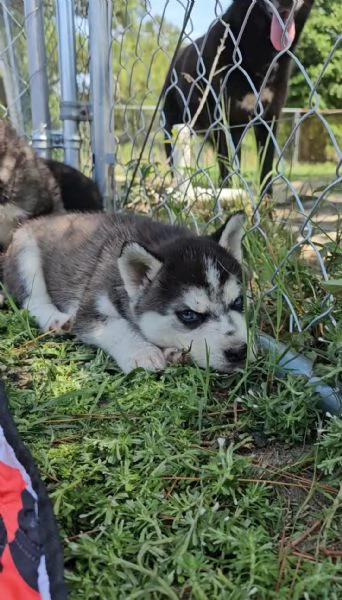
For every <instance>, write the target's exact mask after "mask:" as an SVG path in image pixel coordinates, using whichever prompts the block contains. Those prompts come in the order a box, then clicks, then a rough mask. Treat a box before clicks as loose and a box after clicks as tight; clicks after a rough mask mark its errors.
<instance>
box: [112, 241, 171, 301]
mask: <svg viewBox="0 0 342 600" xmlns="http://www.w3.org/2000/svg"><path fill="white" fill-rule="evenodd" d="M162 264H163V263H162V262H161V261H160V260H159V259H158V258H157V257H156V256H153V254H151V253H150V252H149V251H148V250H146V248H144V247H143V246H140V244H138V243H137V242H125V243H124V244H123V246H122V249H121V254H120V257H119V259H118V267H119V271H120V275H121V277H122V280H123V282H124V286H125V290H126V292H127V294H128V296H129V297H130V298H131V297H133V296H135V295H136V294H137V292H138V291H139V290H140V289H141V288H142V287H143V286H144V285H145V284H146V282H147V281H151V280H152V279H154V277H155V276H156V275H157V273H158V271H159V269H160V268H161V266H162Z"/></svg>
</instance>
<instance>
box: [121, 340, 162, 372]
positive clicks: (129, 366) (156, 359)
mask: <svg viewBox="0 0 342 600" xmlns="http://www.w3.org/2000/svg"><path fill="white" fill-rule="evenodd" d="M120 362H121V365H120V366H121V368H122V370H123V371H124V372H125V373H129V372H130V371H133V370H134V369H137V368H138V367H140V368H141V369H146V371H162V370H163V369H165V367H166V360H165V358H164V354H163V352H162V350H160V349H159V348H157V346H152V345H151V346H143V347H140V348H138V349H135V350H134V352H133V353H132V354H131V356H130V357H129V358H128V357H127V360H126V361H120Z"/></svg>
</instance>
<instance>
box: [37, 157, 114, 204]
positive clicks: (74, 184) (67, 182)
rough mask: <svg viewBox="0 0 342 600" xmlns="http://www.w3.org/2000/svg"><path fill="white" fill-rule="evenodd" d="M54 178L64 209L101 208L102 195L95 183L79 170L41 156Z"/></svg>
mask: <svg viewBox="0 0 342 600" xmlns="http://www.w3.org/2000/svg"><path fill="white" fill-rule="evenodd" d="M40 160H41V161H43V162H44V163H45V164H46V165H47V166H48V167H49V169H50V171H51V173H52V174H53V176H54V178H55V179H56V181H57V183H58V185H59V188H60V191H61V194H62V202H63V206H64V208H65V210H66V211H68V212H69V211H70V212H71V211H77V210H80V211H82V212H93V211H99V210H102V208H103V205H102V197H101V194H100V191H99V188H98V187H97V185H96V183H95V182H94V181H93V180H92V179H90V178H89V177H86V175H83V173H81V172H80V171H78V170H77V169H75V168H74V167H71V166H70V165H66V164H65V163H61V162H58V161H57V160H53V159H52V158H41V159H40Z"/></svg>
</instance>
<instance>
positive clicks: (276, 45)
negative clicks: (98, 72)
mask: <svg viewBox="0 0 342 600" xmlns="http://www.w3.org/2000/svg"><path fill="white" fill-rule="evenodd" d="M271 2H272V4H273V5H274V7H275V8H276V9H277V11H278V13H279V15H280V16H281V18H282V21H283V22H284V23H285V24H286V30H287V32H288V38H287V40H286V38H285V36H284V35H283V31H282V26H281V25H280V24H279V20H278V19H277V16H276V13H275V12H274V8H273V7H272V6H270V3H267V2H265V1H264V0H257V1H256V2H255V3H254V5H253V6H251V5H252V0H233V3H232V4H231V5H230V6H229V8H228V9H227V10H226V12H225V13H224V14H223V15H222V17H221V19H219V20H217V21H215V22H214V23H213V24H212V25H211V27H210V28H209V31H208V32H207V34H206V35H205V36H202V37H201V38H199V39H197V40H196V41H195V42H193V43H192V44H190V45H189V46H187V47H186V48H182V49H181V50H180V51H179V54H178V56H176V57H174V59H173V65H171V68H170V71H169V73H168V75H167V77H166V81H165V84H164V115H165V137H166V139H167V140H169V139H170V136H171V132H172V127H173V126H174V125H175V124H176V123H187V122H188V123H189V122H190V121H191V119H192V118H193V117H194V115H195V114H196V111H197V110H198V108H199V103H200V101H201V99H202V96H203V92H204V91H205V89H206V86H207V83H208V79H209V77H210V73H211V69H212V66H213V63H214V60H215V57H216V55H217V50H218V47H219V45H220V42H221V40H222V38H223V36H224V32H225V30H226V24H229V27H230V31H229V32H228V35H227V38H226V40H225V43H224V49H223V51H222V53H221V55H220V57H219V60H218V63H217V65H216V69H215V73H216V74H215V75H214V77H213V79H212V81H211V84H210V85H211V90H210V92H209V94H208V97H207V99H206V102H205V104H204V106H203V108H202V110H201V112H200V114H199V116H198V118H197V120H196V122H195V124H194V129H195V130H196V131H198V132H201V133H202V134H203V135H206V136H207V139H208V140H209V141H211V142H212V143H213V145H214V146H215V149H216V150H217V152H218V155H219V157H218V162H219V167H220V175H221V180H222V182H223V181H224V180H225V178H226V177H227V176H228V174H229V169H228V166H227V162H228V159H229V149H228V144H227V132H226V131H225V125H224V123H228V124H229V126H230V135H231V138H232V141H233V143H234V146H235V148H238V150H237V154H238V157H239V159H240V154H241V150H240V148H239V142H240V140H241V137H242V135H243V132H244V131H245V126H246V124H247V123H248V122H249V121H250V120H251V119H252V118H254V116H255V110H257V111H258V112H259V110H258V108H257V106H256V101H255V94H254V91H253V88H252V86H251V85H250V83H249V81H248V79H247V78H246V75H245V74H244V72H243V71H245V72H246V73H248V75H249V77H250V79H251V81H252V83H253V85H254V88H255V90H256V92H257V93H259V92H261V101H262V104H263V108H264V111H263V115H262V116H263V119H264V120H265V121H267V122H268V123H269V126H270V127H272V129H273V133H274V135H276V131H277V120H278V119H279V115H280V112H281V109H282V108H283V106H284V103H285V100H286V96H287V89H288V81H289V77H290V72H291V57H290V56H289V54H288V53H287V52H285V53H284V54H281V55H280V56H279V58H278V59H277V60H275V58H276V56H277V53H278V52H279V50H280V49H281V48H284V47H286V46H287V45H288V42H291V45H290V49H291V51H293V49H294V48H295V46H296V44H297V42H298V39H299V37H300V34H301V32H302V29H303V27H304V25H305V22H306V20H307V18H308V16H309V13H310V10H311V8H312V5H313V3H314V0H271ZM249 11H250V12H249ZM248 12H249V14H248ZM247 14H248V16H247ZM246 18H247V20H246V23H244V21H245V19H246ZM241 31H242V33H241V37H239V36H240V32H241ZM230 34H232V35H233V37H234V38H235V40H238V51H237V50H236V49H235V44H234V42H233V40H232V38H231V35H230ZM284 42H285V46H284ZM240 58H241V61H240ZM273 61H274V62H273ZM236 63H239V67H236V66H235V65H236ZM271 64H272V68H271V70H270V73H269V74H268V76H267V80H266V82H265V83H264V81H265V77H266V74H267V72H268V69H269V68H270V66H271ZM172 67H173V68H172ZM175 81H176V83H175ZM221 107H223V112H224V115H222V110H220V109H221ZM220 113H221V114H220ZM213 126H214V127H215V131H214V130H213V131H212V132H210V128H211V127H213ZM254 132H255V137H256V142H257V149H258V155H259V157H263V161H262V164H261V170H260V181H261V183H262V184H263V189H264V190H265V191H268V192H269V193H271V192H272V189H271V185H270V172H271V170H272V165H273V158H274V144H273V142H272V140H270V139H269V131H268V129H267V127H265V126H264V125H263V124H260V123H259V124H257V125H255V126H254ZM165 150H166V154H167V156H168V157H169V160H170V162H171V158H172V157H171V152H172V146H171V144H170V142H169V141H168V142H167V143H166V144H165Z"/></svg>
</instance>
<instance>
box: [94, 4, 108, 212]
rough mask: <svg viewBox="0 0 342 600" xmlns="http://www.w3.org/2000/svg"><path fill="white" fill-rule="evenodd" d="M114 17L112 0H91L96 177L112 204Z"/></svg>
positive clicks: (106, 201)
mask: <svg viewBox="0 0 342 600" xmlns="http://www.w3.org/2000/svg"><path fill="white" fill-rule="evenodd" d="M111 17H112V2H111V1H110V0H89V6H88V21H89V24H90V27H89V45H90V76H91V100H92V113H93V120H92V147H93V159H94V174H95V180H96V182H97V184H98V186H99V189H100V192H101V193H102V195H103V197H104V201H105V206H106V208H109V205H110V204H111V200H110V199H111V196H112V194H111V186H110V178H109V167H110V165H113V163H114V136H113V134H112V133H111V126H110V118H111V98H112V94H111V89H112V87H111V79H112V70H111V64H112V61H111Z"/></svg>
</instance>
